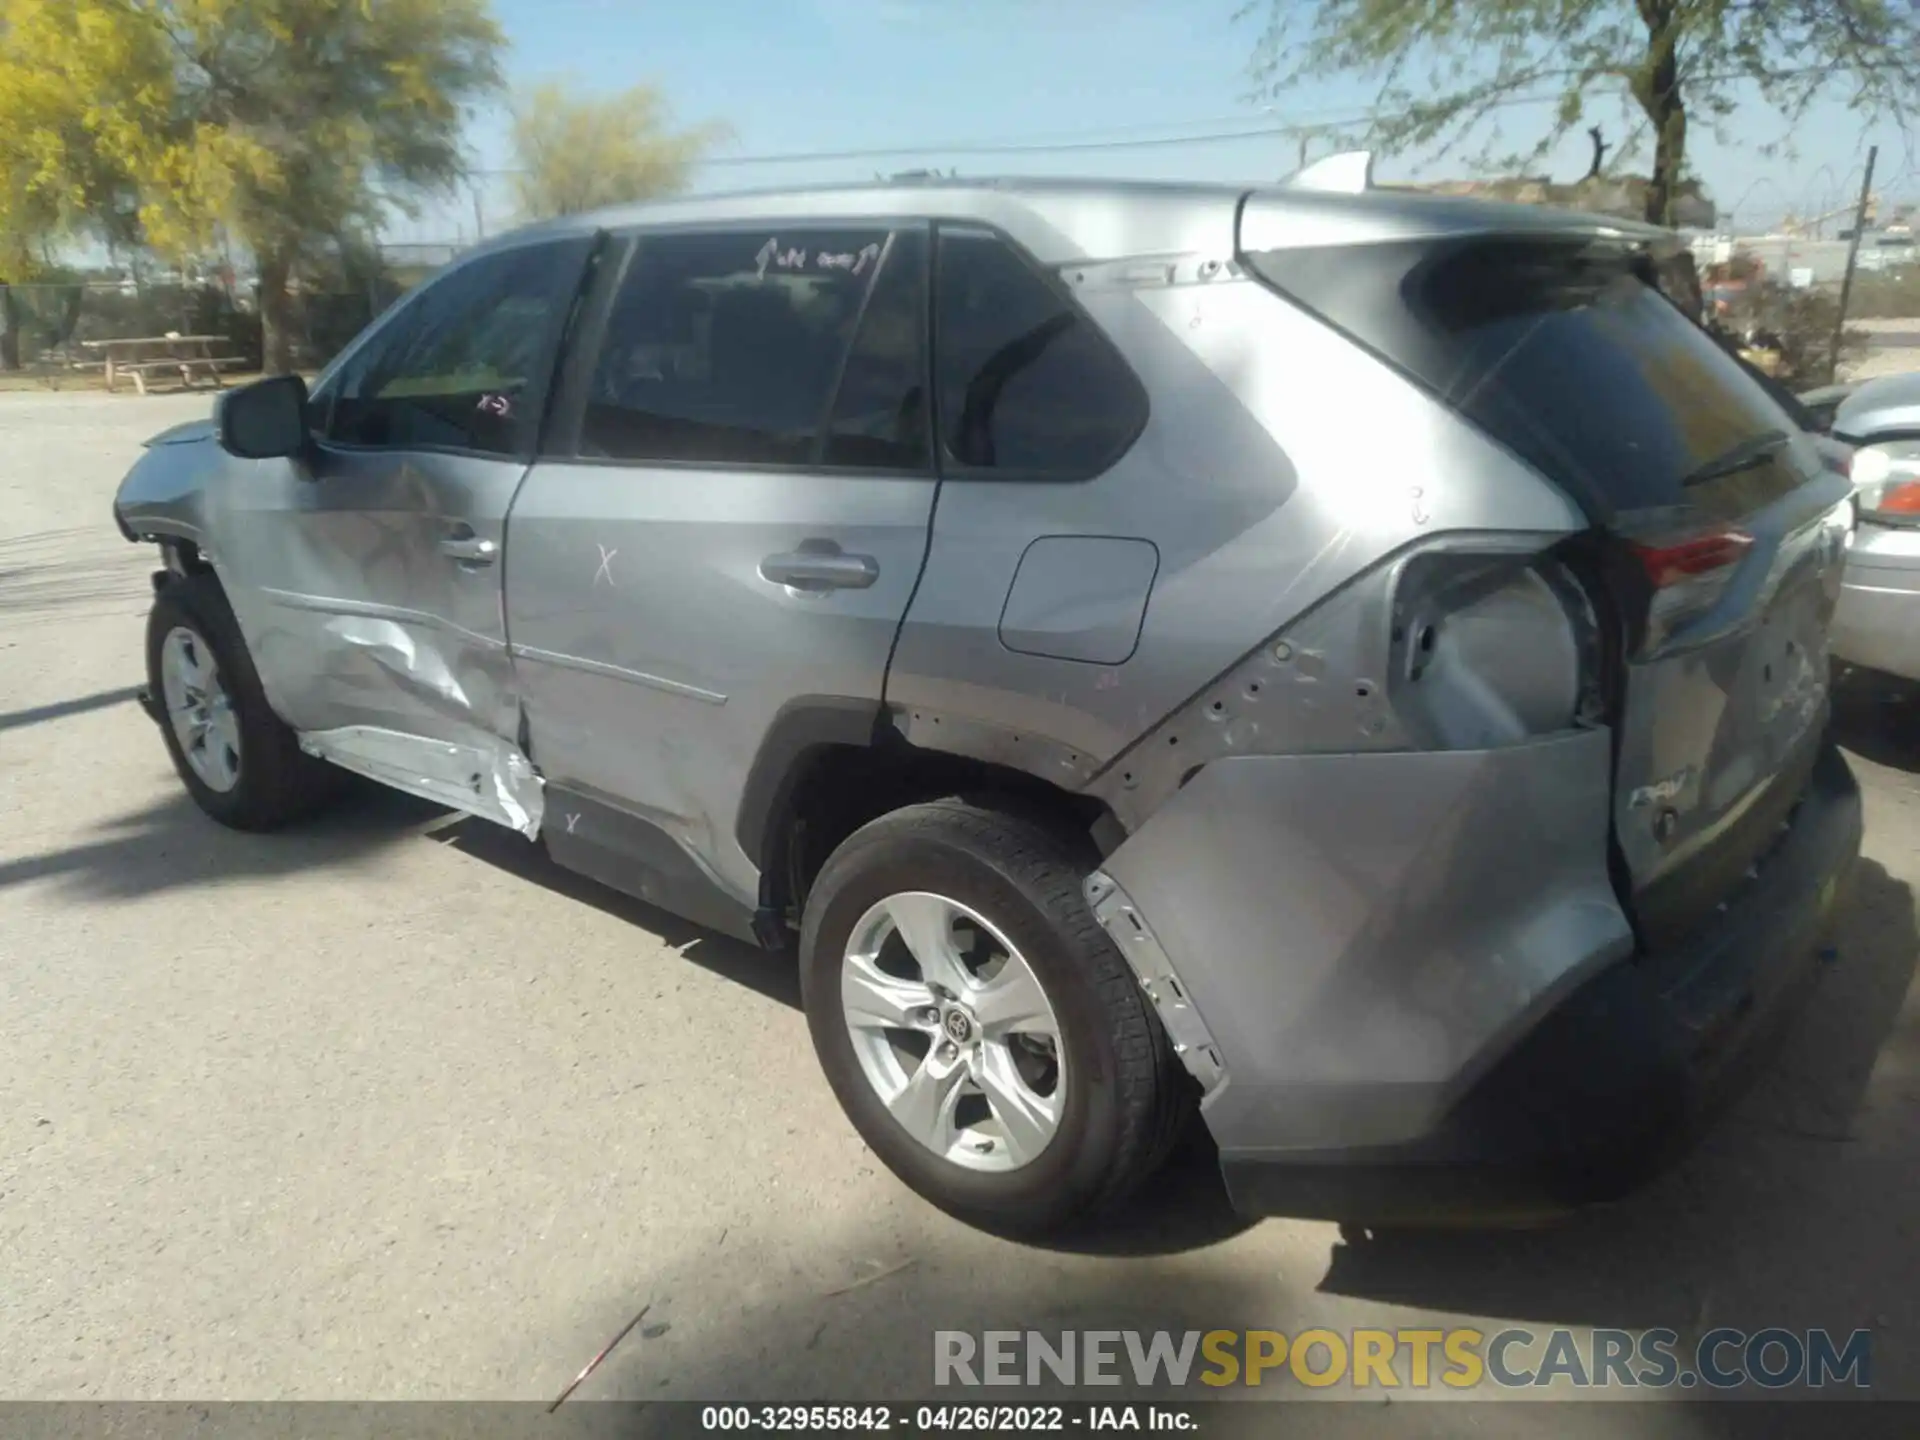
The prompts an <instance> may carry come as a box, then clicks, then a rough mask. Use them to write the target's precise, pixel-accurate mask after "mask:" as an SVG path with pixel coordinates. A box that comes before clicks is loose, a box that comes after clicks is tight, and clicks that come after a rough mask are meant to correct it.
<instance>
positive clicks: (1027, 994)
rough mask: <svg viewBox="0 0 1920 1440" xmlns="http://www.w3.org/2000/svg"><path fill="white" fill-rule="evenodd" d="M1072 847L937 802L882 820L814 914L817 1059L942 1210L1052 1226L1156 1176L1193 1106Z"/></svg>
mask: <svg viewBox="0 0 1920 1440" xmlns="http://www.w3.org/2000/svg"><path fill="white" fill-rule="evenodd" d="M1082 848H1083V847H1081V846H1078V845H1076V844H1075V843H1073V841H1072V840H1071V839H1069V838H1068V836H1067V834H1066V832H1065V831H1064V830H1056V829H1055V828H1053V827H1051V826H1049V825H1048V824H1046V823H1045V822H1043V821H1038V820H1035V819H1030V818H1027V817H1025V816H1020V815H1015V814H1011V813H1007V812H1005V811H1001V810H996V809H993V808H990V807H985V806H977V805H971V804H966V803H963V802H961V801H958V800H943V801H937V802H934V803H932V804H926V805H915V806H911V807H909V808H907V809H904V810H899V811H895V812H894V813H892V814H890V815H886V816H883V817H881V818H880V819H878V820H875V821H873V822H872V823H871V824H868V825H866V826H864V827H863V828H861V829H860V830H858V831H856V832H855V833H854V834H853V835H852V836H851V837H850V838H849V839H848V840H847V841H846V842H845V843H844V844H842V845H841V846H840V848H839V849H838V850H836V851H835V852H834V854H833V855H832V856H831V857H830V858H829V859H828V861H827V863H826V865H825V866H824V867H823V868H822V870H821V872H820V875H819V877H818V878H817V880H816V881H815V882H814V885H813V887H812V890H811V892H810V893H809V896H808V900H807V910H806V916H805V920H804V924H803V927H802V931H801V989H802V994H803V996H804V999H805V1004H806V1011H807V1023H808V1026H809V1029H810V1030H811V1032H812V1035H813V1043H814V1049H815V1051H816V1052H817V1053H818V1055H819V1057H820V1063H821V1065H822V1067H823V1068H824V1069H825V1071H826V1074H827V1079H828V1081H829V1082H830V1083H831V1084H832V1086H833V1089H834V1093H835V1094H836V1095H837V1096H838V1098H839V1100H840V1103H841V1105H842V1106H843V1107H844V1109H845V1110H846V1112H847V1115H848V1117H849V1118H850V1119H851V1120H852V1121H853V1123H854V1126H855V1128H856V1129H858V1130H859V1132H860V1134H861V1136H862V1138H864V1139H865V1140H866V1142H867V1144H868V1145H869V1146H871V1147H872V1149H873V1151H874V1153H875V1154H876V1155H878V1156H879V1157H880V1158H881V1159H882V1160H883V1161H884V1162H885V1163H886V1164H887V1166H888V1167H889V1168H890V1169H892V1170H893V1172H894V1173H895V1174H896V1175H898V1176H899V1177H900V1178H901V1179H902V1180H904V1181H905V1182H906V1183H907V1184H908V1185H910V1186H911V1187H912V1188H913V1189H915V1190H917V1191H918V1192H919V1193H920V1194H921V1195H923V1196H925V1197H926V1198H927V1199H928V1200H930V1201H932V1202H933V1203H934V1204H935V1205H938V1206H939V1207H940V1208H942V1209H943V1210H946V1211H949V1212H950V1213H952V1214H954V1215H957V1216H959V1217H961V1218H962V1219H965V1220H968V1221H970V1222H972V1223H974V1224H978V1225H982V1226H985V1227H987V1228H990V1229H996V1230H1003V1231H1012V1232H1022V1231H1025V1232H1034V1231H1042V1230H1048V1229H1054V1228H1058V1227H1060V1226H1063V1225H1065V1224H1067V1223H1069V1222H1071V1221H1073V1220H1075V1219H1077V1218H1079V1217H1081V1216H1084V1215H1087V1214H1089V1213H1091V1212H1093V1211H1096V1210H1098V1209H1100V1208H1102V1207H1104V1206H1108V1205H1110V1204H1112V1203H1113V1202H1114V1201H1117V1200H1118V1199H1120V1198H1121V1197H1123V1196H1124V1195H1126V1194H1127V1193H1129V1192H1130V1191H1131V1190H1132V1189H1133V1188H1134V1187H1135V1186H1136V1185H1137V1184H1139V1182H1140V1181H1142V1180H1143V1179H1145V1178H1146V1177H1147V1176H1148V1175H1149V1174H1151V1173H1152V1172H1153V1170H1154V1169H1155V1168H1157V1167H1158V1165H1159V1164H1160V1162H1161V1161H1162V1160H1163V1159H1164V1158H1165V1155H1166V1153H1167V1151H1168V1149H1169V1148H1170V1146H1171V1143H1172V1141H1173V1139H1174V1138H1175V1137H1176V1135H1177V1130H1178V1124H1177V1121H1178V1119H1179V1118H1180V1116H1181V1115H1183V1114H1184V1113H1185V1110H1186V1107H1187V1106H1188V1104H1189V1097H1188V1093H1187V1087H1186V1085H1185V1077H1184V1075H1183V1074H1182V1073H1181V1072H1180V1071H1179V1068H1178V1065H1177V1062H1176V1061H1175V1060H1174V1057H1173V1055H1172V1053H1171V1050H1170V1048H1169V1046H1168V1044H1167V1040H1166V1037H1165V1035H1164V1033H1163V1032H1162V1031H1161V1029H1160V1025H1159V1022H1158V1020H1157V1019H1156V1018H1155V1017H1154V1016H1153V1014H1152V1012H1151V1010H1150V1009H1149V1008H1148V1006H1147V1004H1146V1001H1145V998H1144V997H1143V996H1142V995H1141V993H1140V989H1139V987H1138V985H1137V984H1136V983H1135V981H1134V977H1133V974H1132V972H1131V971H1129V970H1128V969H1127V966H1126V963H1125V961H1124V960H1122V959H1121V957H1120V955H1119V953H1118V952H1117V951H1116V950H1115V949H1114V947H1113V944H1112V942H1111V941H1110V940H1109V939H1108V937H1107V935H1106V932H1105V931H1103V930H1102V929H1101V928H1100V925H1099V922H1098V921H1096V920H1095V919H1094V918H1093V915H1092V913H1091V911H1090V910H1089V909H1088V907H1087V904H1086V900H1085V897H1084V895H1083V893H1082V890H1081V884H1082V881H1083V880H1084V878H1085V876H1086V874H1087V871H1088V869H1089V868H1090V866H1091V857H1090V856H1088V855H1085V854H1082V853H1080V852H1081V849H1082Z"/></svg>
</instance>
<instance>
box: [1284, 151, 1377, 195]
mask: <svg viewBox="0 0 1920 1440" xmlns="http://www.w3.org/2000/svg"><path fill="white" fill-rule="evenodd" d="M1280 183H1281V184H1282V185H1284V186H1286V187H1287V189H1289V190H1329V191H1333V192H1334V193H1336V194H1341V195H1358V194H1360V193H1361V192H1362V191H1363V190H1371V189H1372V188H1373V152H1372V151H1371V150H1342V151H1341V152H1340V153H1339V154H1337V155H1327V156H1323V157H1322V158H1321V159H1318V160H1316V161H1314V162H1313V163H1312V164H1311V165H1307V166H1304V167H1302V168H1301V169H1299V170H1296V171H1294V172H1293V174H1291V175H1289V176H1288V177H1287V178H1286V179H1284V180H1282V181H1281V182H1280Z"/></svg>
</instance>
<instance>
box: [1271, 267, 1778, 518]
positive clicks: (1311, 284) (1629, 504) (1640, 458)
mask: <svg viewBox="0 0 1920 1440" xmlns="http://www.w3.org/2000/svg"><path fill="white" fill-rule="evenodd" d="M1249 258H1250V259H1251V261H1252V262H1253V265H1254V268H1255V270H1256V271H1257V272H1258V273H1260V274H1261V275H1263V276H1264V277H1265V278H1267V279H1268V280H1270V281H1271V282H1272V283H1274V284H1275V285H1276V287H1277V288H1279V289H1282V290H1284V291H1286V292H1287V293H1288V294H1289V295H1291V296H1292V297H1293V298H1294V299H1296V300H1298V301H1300V303H1302V304H1304V305H1306V306H1307V307H1308V308H1310V309H1314V310H1317V311H1319V312H1320V313H1321V314H1323V315H1325V316H1326V317H1327V318H1328V319H1329V320H1331V321H1332V322H1333V323H1335V324H1336V325H1339V326H1340V327H1341V328H1342V329H1344V330H1346V331H1348V332H1349V333H1351V334H1352V335H1354V336H1355V338H1357V339H1359V340H1360V341H1362V342H1363V343H1365V344H1367V345H1368V346H1370V347H1371V348H1372V349H1374V350H1377V351H1379V352H1380V353H1381V354H1382V355H1384V356H1385V357H1386V358H1387V359H1389V360H1391V361H1393V362H1394V363H1395V364H1397V365H1399V366H1400V367H1402V368H1403V369H1405V370H1406V371H1408V372H1409V373H1410V374H1411V375H1413V377H1414V378H1415V379H1417V380H1419V381H1421V382H1423V383H1424V384H1425V385H1427V386H1428V387H1429V388H1431V389H1432V390H1434V391H1435V392H1437V393H1438V394H1439V396H1440V397H1441V398H1442V399H1443V400H1445V401H1446V402H1448V403H1449V404H1451V405H1452V406H1454V407H1455V408H1457V409H1458V410H1460V411H1461V412H1462V413H1463V414H1465V415H1466V416H1467V417H1468V418H1469V419H1471V420H1473V421H1474V422H1476V423H1477V424H1478V425H1480V426H1481V427H1482V428H1483V429H1485V430H1486V431H1487V432H1488V433H1490V434H1491V435H1493V436H1494V437H1495V438H1496V439H1498V440H1500V441H1502V442H1503V443H1505V444H1506V445H1508V446H1509V447H1510V448H1512V449H1513V450H1514V451H1516V452H1517V453H1519V454H1520V455H1521V456H1523V457H1524V458H1526V459H1527V460H1529V461H1531V462H1533V464H1535V465H1536V466H1537V467H1539V469H1540V470H1541V471H1542V472H1543V473H1545V474H1547V475H1549V476H1551V477H1553V478H1554V479H1556V480H1559V481H1561V482H1563V483H1564V484H1565V485H1566V486H1567V488H1568V489H1569V491H1570V492H1572V493H1573V494H1575V495H1577V496H1578V497H1580V498H1581V499H1582V500H1583V501H1584V502H1586V503H1587V504H1588V505H1589V508H1591V509H1594V510H1597V511H1598V513H1599V514H1600V516H1601V517H1602V518H1605V517H1606V516H1608V515H1610V514H1612V513H1613V512H1615V511H1630V510H1639V509H1649V508H1660V507H1667V506H1675V505H1687V506H1690V507H1692V508H1694V509H1697V510H1701V511H1705V512H1708V513H1712V514H1717V515H1729V516H1731V515H1739V514H1744V513H1746V512H1748V511H1751V510H1753V509H1755V508H1757V507H1758V506H1760V505H1764V504H1766V503H1767V502H1768V501H1769V500H1771V499H1773V498H1775V497H1776V496H1778V495H1780V494H1783V493H1784V492H1785V491H1787V490H1789V489H1791V488H1792V487H1793V486H1795V485H1797V484H1799V483H1800V482H1801V480H1802V479H1803V478H1804V477H1803V475H1802V474H1801V472H1800V471H1799V470H1798V469H1797V468H1796V462H1795V460H1794V458H1793V452H1792V451H1791V450H1784V449H1783V450H1778V451H1774V452H1771V453H1767V454H1764V455H1761V456H1760V457H1759V458H1758V459H1757V460H1756V461H1755V462H1754V463H1749V464H1746V465H1742V466H1740V467H1738V468H1736V469H1733V470H1731V471H1730V472H1729V473H1727V474H1725V475H1723V476H1721V477H1719V478H1717V479H1712V480H1706V481H1694V482H1693V483H1686V482H1688V481H1690V480H1692V477H1694V476H1696V475H1698V474H1699V473H1700V472H1701V470H1702V467H1707V466H1709V465H1710V464H1711V463H1712V462H1714V461H1716V460H1720V459H1724V458H1726V457H1729V456H1730V455H1733V454H1736V453H1738V450H1739V447H1742V446H1743V445H1745V444H1746V442H1749V441H1754V440H1757V439H1763V438H1764V437H1766V436H1767V435H1768V433H1769V432H1779V431H1783V430H1784V431H1791V430H1792V429H1794V428H1795V423H1796V422H1795V418H1794V417H1792V416H1789V415H1788V414H1785V413H1783V411H1782V409H1781V407H1780V406H1779V405H1777V404H1776V403H1775V402H1774V401H1773V399H1772V398H1770V396H1769V394H1768V392H1767V390H1766V389H1765V388H1764V387H1763V386H1762V385H1760V384H1757V383H1756V382H1755V381H1754V379H1753V378H1752V376H1750V375H1749V374H1747V373H1746V371H1745V370H1744V369H1743V367H1742V366H1741V364H1740V362H1739V361H1737V360H1736V359H1734V357H1732V356H1730V355H1728V354H1727V353H1726V351H1725V350H1723V349H1722V348H1721V347H1720V345H1719V344H1718V343H1716V342H1715V341H1714V340H1713V338H1712V337H1710V336H1709V335H1708V334H1707V333H1706V332H1705V331H1704V330H1702V329H1701V328H1700V327H1699V326H1698V325H1696V324H1694V323H1693V322H1692V321H1690V320H1688V319H1687V317H1686V316H1685V315H1683V314H1681V313H1680V311H1679V310H1677V309H1675V308H1674V306H1673V305H1671V304H1670V303H1668V301H1667V300H1666V299H1665V298H1664V297H1663V296H1662V295H1661V294H1660V292H1659V291H1658V290H1657V289H1656V288H1655V287H1654V286H1653V285H1652V284H1650V283H1648V278H1643V274H1642V272H1641V271H1640V270H1639V269H1638V268H1637V266H1636V265H1635V264H1634V263H1633V262H1632V261H1631V260H1630V259H1629V257H1627V256H1624V255H1622V254H1621V253H1620V252H1618V251H1610V250H1607V249H1602V248H1593V247H1588V246H1584V245H1581V244H1570V243H1555V242H1540V241H1529V242H1520V241H1514V242H1508V241H1479V242H1475V243H1473V244H1471V245H1470V246H1467V247H1465V248H1456V249H1454V250H1451V251H1446V252H1440V253H1436V252H1434V251H1433V250H1432V248H1431V247H1430V246H1420V245H1378V246H1354V247H1342V248H1339V249H1329V250H1300V251H1271V252H1267V253H1264V254H1258V255H1254V256H1251V257H1249Z"/></svg>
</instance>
